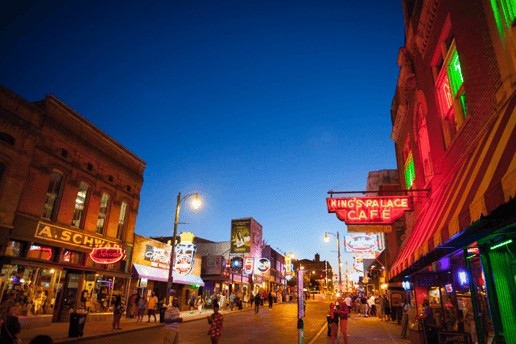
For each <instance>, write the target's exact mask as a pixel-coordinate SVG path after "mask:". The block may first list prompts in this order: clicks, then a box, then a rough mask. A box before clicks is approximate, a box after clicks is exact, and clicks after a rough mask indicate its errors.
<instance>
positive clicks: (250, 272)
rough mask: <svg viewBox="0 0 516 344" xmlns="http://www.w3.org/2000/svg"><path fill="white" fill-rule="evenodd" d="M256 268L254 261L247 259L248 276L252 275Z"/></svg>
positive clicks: (245, 268) (245, 265)
mask: <svg viewBox="0 0 516 344" xmlns="http://www.w3.org/2000/svg"><path fill="white" fill-rule="evenodd" d="M253 268H254V259H253V258H246V259H245V264H244V272H245V273H246V274H252V273H253Z"/></svg>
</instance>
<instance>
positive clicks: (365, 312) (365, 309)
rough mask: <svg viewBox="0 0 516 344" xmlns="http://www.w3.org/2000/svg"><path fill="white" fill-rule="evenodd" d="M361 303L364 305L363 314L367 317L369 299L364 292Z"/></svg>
mask: <svg viewBox="0 0 516 344" xmlns="http://www.w3.org/2000/svg"><path fill="white" fill-rule="evenodd" d="M360 305H361V307H362V314H363V316H364V317H365V318H367V317H368V316H367V313H368V312H367V299H366V297H365V295H364V294H362V296H361V297H360Z"/></svg>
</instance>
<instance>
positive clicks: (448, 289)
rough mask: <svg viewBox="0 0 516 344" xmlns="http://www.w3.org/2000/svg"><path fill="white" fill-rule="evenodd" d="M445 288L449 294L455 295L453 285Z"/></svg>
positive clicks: (447, 285)
mask: <svg viewBox="0 0 516 344" xmlns="http://www.w3.org/2000/svg"><path fill="white" fill-rule="evenodd" d="M444 287H445V288H446V291H447V292H448V293H453V286H452V285H451V284H446V285H445V286H444Z"/></svg>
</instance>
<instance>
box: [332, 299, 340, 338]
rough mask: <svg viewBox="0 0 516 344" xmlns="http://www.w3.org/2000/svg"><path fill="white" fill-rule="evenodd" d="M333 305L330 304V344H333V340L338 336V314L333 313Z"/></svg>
mask: <svg viewBox="0 0 516 344" xmlns="http://www.w3.org/2000/svg"><path fill="white" fill-rule="evenodd" d="M334 309H335V304H334V303H331V304H330V328H331V332H330V333H331V344H335V339H336V338H337V336H338V334H339V319H340V318H339V314H338V313H337V312H335V311H334Z"/></svg>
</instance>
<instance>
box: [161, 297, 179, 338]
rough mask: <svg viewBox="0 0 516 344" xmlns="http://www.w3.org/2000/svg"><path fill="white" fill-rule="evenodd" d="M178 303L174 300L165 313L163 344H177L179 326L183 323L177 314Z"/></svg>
mask: <svg viewBox="0 0 516 344" xmlns="http://www.w3.org/2000/svg"><path fill="white" fill-rule="evenodd" d="M178 307H179V301H178V299H176V298H174V299H173V300H172V304H171V305H169V306H168V308H167V310H166V311H165V326H164V331H165V336H164V340H163V343H164V344H179V324H180V323H182V322H183V318H181V312H179V308H178Z"/></svg>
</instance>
